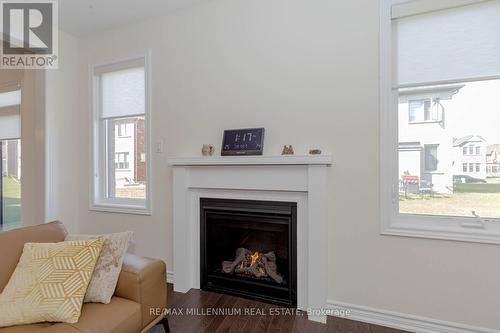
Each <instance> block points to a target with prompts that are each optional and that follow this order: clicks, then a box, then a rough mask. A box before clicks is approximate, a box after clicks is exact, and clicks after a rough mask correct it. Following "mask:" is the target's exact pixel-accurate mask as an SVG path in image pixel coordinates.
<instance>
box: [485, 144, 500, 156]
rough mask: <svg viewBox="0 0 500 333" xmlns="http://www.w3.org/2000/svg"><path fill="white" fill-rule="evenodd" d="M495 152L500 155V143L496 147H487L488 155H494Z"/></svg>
mask: <svg viewBox="0 0 500 333" xmlns="http://www.w3.org/2000/svg"><path fill="white" fill-rule="evenodd" d="M494 151H496V152H497V153H500V143H496V144H494V145H489V146H488V147H486V154H487V155H491V153H493V152H494Z"/></svg>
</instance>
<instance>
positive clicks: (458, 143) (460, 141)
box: [453, 135, 486, 147]
mask: <svg viewBox="0 0 500 333" xmlns="http://www.w3.org/2000/svg"><path fill="white" fill-rule="evenodd" d="M472 138H478V139H479V140H481V141H484V142H486V140H485V139H484V138H483V137H482V136H480V135H467V136H464V137H462V138H458V139H453V146H454V147H458V146H463V145H464V144H466V143H467V142H470V141H473V140H471V139H472ZM475 141H477V140H475Z"/></svg>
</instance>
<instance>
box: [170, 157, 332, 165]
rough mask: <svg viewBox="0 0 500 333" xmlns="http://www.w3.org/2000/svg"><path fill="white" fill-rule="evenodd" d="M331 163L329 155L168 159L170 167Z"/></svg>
mask: <svg viewBox="0 0 500 333" xmlns="http://www.w3.org/2000/svg"><path fill="white" fill-rule="evenodd" d="M332 163H333V159H332V156H331V155H284V156H283V155H280V156H265V155H264V156H206V157H205V156H179V157H172V158H169V159H168V164H169V165H172V166H218V165H221V166H224V165H325V166H329V165H331V164H332Z"/></svg>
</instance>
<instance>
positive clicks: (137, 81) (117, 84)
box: [100, 67, 146, 118]
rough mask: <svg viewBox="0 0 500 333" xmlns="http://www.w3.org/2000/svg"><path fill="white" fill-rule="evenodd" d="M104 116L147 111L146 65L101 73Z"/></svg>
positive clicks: (115, 116) (129, 114)
mask: <svg viewBox="0 0 500 333" xmlns="http://www.w3.org/2000/svg"><path fill="white" fill-rule="evenodd" d="M100 80H101V81H100V82H101V103H102V114H101V116H102V117H103V118H119V117H128V116H136V115H141V114H144V113H145V112H146V96H145V75H144V67H135V68H128V69H122V70H118V71H115V72H105V73H102V74H101V75H100Z"/></svg>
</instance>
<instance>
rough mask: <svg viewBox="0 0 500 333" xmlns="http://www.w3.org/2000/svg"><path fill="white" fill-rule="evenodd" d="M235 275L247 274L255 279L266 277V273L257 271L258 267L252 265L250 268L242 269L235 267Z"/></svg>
mask: <svg viewBox="0 0 500 333" xmlns="http://www.w3.org/2000/svg"><path fill="white" fill-rule="evenodd" d="M234 271H235V272H236V273H239V274H245V273H247V274H248V273H249V274H251V275H254V276H255V277H257V278H260V277H262V276H264V275H266V273H265V272H264V273H263V272H261V271H260V270H259V269H258V265H252V266H250V267H243V268H240V267H236V269H235V270H234Z"/></svg>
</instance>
